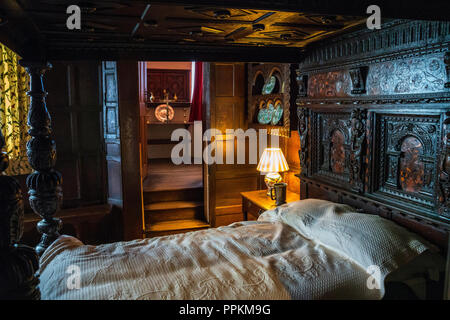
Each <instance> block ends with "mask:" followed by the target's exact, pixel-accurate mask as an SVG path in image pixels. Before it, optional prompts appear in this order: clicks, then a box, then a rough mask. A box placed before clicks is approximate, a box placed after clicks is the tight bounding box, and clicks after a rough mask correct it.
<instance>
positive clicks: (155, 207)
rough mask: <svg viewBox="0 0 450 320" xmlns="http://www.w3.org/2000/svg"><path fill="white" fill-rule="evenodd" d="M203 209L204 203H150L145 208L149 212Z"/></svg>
mask: <svg viewBox="0 0 450 320" xmlns="http://www.w3.org/2000/svg"><path fill="white" fill-rule="evenodd" d="M196 207H203V202H200V201H164V202H155V203H150V204H147V205H145V206H144V209H145V210H146V211H147V210H148V211H160V210H172V209H186V208H196Z"/></svg>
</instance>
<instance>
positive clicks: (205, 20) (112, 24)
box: [21, 0, 365, 47]
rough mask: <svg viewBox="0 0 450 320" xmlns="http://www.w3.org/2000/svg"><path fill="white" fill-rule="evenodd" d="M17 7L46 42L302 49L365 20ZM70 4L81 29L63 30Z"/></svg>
mask: <svg viewBox="0 0 450 320" xmlns="http://www.w3.org/2000/svg"><path fill="white" fill-rule="evenodd" d="M21 3H22V6H23V7H24V11H25V13H26V14H27V15H28V16H29V17H30V18H31V19H32V20H33V21H34V23H35V25H36V26H37V28H38V29H39V31H40V33H41V34H42V35H43V36H44V39H45V40H46V41H47V42H48V43H53V42H57V41H61V40H64V41H77V40H78V41H79V40H83V41H88V42H95V41H135V42H146V43H153V42H154V43H175V44H182V43H189V44H200V45H227V46H228V45H232V46H281V47H303V46H305V45H306V44H308V43H309V42H312V41H316V40H319V39H321V38H323V37H326V36H329V35H332V34H334V33H336V32H339V31H342V30H344V29H346V28H348V27H351V26H354V25H357V24H359V23H361V22H364V21H365V20H361V17H353V16H342V15H316V14H310V13H309V14H306V13H298V12H281V11H269V10H253V9H240V8H236V9H235V8H223V7H206V6H181V5H163V4H148V3H147V2H145V1H61V0H40V1H36V0H33V1H25V0H23V1H21ZM68 4H78V5H79V6H80V7H81V11H82V22H81V30H68V29H67V28H66V19H67V17H68V15H67V14H66V8H67V6H68Z"/></svg>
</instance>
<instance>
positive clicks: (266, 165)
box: [256, 148, 289, 172]
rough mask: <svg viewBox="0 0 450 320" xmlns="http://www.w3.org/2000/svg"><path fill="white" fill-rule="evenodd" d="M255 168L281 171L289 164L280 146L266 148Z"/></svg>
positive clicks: (285, 169) (263, 170)
mask: <svg viewBox="0 0 450 320" xmlns="http://www.w3.org/2000/svg"><path fill="white" fill-rule="evenodd" d="M256 170H258V171H261V172H283V171H288V170H289V166H288V164H287V161H286V158H285V157H284V155H283V151H281V149H280V148H266V149H264V152H263V154H262V155H261V159H260V160H259V163H258V166H257V167H256Z"/></svg>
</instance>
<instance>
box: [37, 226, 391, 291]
mask: <svg viewBox="0 0 450 320" xmlns="http://www.w3.org/2000/svg"><path fill="white" fill-rule="evenodd" d="M70 266H75V267H72V268H69V267H70ZM78 268H79V271H80V280H81V281H80V288H79V289H68V286H67V283H68V281H69V282H70V283H72V284H76V277H74V275H75V276H76V274H73V273H72V274H71V273H68V271H70V272H73V271H75V272H76V271H77V270H78ZM71 276H72V277H71ZM40 279H41V284H40V289H41V293H42V298H43V299H380V298H381V297H382V294H383V288H381V289H380V290H377V289H368V288H367V285H366V283H367V279H368V274H367V273H366V272H365V270H363V269H362V268H361V267H359V266H358V265H356V264H355V263H353V262H352V261H351V260H348V259H345V258H343V257H342V256H339V255H338V254H336V253H335V252H334V251H331V250H329V249H327V248H325V247H323V246H320V245H317V244H316V243H314V242H312V241H310V240H307V239H306V238H303V237H302V236H301V235H300V234H299V233H298V232H296V231H295V230H294V229H293V228H292V227H290V226H289V225H287V224H284V223H281V222H261V221H259V222H256V221H254V222H250V221H249V222H238V223H234V224H232V225H229V226H226V227H220V228H217V229H207V230H202V231H197V232H190V233H186V234H180V235H173V236H165V237H159V238H153V239H145V240H135V241H130V242H118V243H113V244H105V245H100V246H89V245H83V244H82V243H81V242H80V241H78V240H77V239H75V238H73V237H69V236H61V237H60V238H59V239H58V240H57V241H55V242H54V243H53V244H52V245H51V247H49V248H48V249H47V250H46V252H45V253H44V255H43V256H42V258H41V269H40ZM74 280H75V282H74Z"/></svg>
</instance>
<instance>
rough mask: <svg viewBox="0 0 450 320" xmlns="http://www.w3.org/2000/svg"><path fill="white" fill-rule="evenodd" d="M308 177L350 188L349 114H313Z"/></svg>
mask: <svg viewBox="0 0 450 320" xmlns="http://www.w3.org/2000/svg"><path fill="white" fill-rule="evenodd" d="M312 118H313V119H312V126H313V130H312V134H313V136H312V141H311V142H312V146H311V147H312V153H313V157H312V174H313V175H315V176H319V177H323V178H325V179H327V180H330V181H332V182H334V183H339V184H342V183H343V184H346V185H347V186H348V187H349V186H350V170H349V169H350V148H351V129H350V126H349V118H350V114H349V113H332V112H313V115H312Z"/></svg>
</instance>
